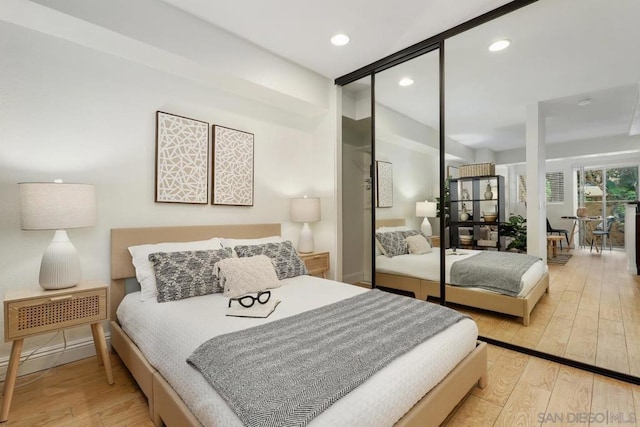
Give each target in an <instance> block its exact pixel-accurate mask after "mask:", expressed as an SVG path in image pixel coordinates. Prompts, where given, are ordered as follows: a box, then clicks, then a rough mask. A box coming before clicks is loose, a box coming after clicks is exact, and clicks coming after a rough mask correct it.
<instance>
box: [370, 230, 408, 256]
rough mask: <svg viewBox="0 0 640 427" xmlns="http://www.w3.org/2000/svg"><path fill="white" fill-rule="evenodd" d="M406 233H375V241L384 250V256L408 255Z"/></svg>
mask: <svg viewBox="0 0 640 427" xmlns="http://www.w3.org/2000/svg"><path fill="white" fill-rule="evenodd" d="M404 233H406V231H388V232H385V233H376V239H378V241H379V242H380V244H381V245H382V247H383V249H384V254H385V255H386V256H388V257H394V256H397V255H404V254H408V253H409V247H408V246H407V242H406V240H404V239H405V237H407V236H405V235H404Z"/></svg>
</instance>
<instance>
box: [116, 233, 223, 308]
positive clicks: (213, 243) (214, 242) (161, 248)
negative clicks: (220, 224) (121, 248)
mask: <svg viewBox="0 0 640 427" xmlns="http://www.w3.org/2000/svg"><path fill="white" fill-rule="evenodd" d="M216 249H222V243H221V241H220V239H219V238H217V237H214V238H213V239H209V240H198V241H195V242H167V243H156V244H151V245H138V246H129V253H130V254H131V258H132V261H133V266H134V267H135V269H136V278H137V279H138V283H140V288H141V292H140V300H141V301H147V300H150V299H156V297H157V296H158V289H157V285H156V275H155V273H154V271H153V264H152V263H151V261H149V255H150V254H153V253H156V252H182V251H204V250H216Z"/></svg>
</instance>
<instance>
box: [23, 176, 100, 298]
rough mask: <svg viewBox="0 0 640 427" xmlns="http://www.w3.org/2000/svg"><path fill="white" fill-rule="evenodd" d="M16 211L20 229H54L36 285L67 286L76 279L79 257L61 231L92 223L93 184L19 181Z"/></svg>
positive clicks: (46, 287) (94, 195)
mask: <svg viewBox="0 0 640 427" xmlns="http://www.w3.org/2000/svg"><path fill="white" fill-rule="evenodd" d="M18 186H19V189H20V212H21V215H20V217H21V222H22V229H23V230H56V231H55V234H54V236H53V240H51V243H50V244H49V246H48V247H47V249H46V250H45V251H44V254H43V255H42V262H41V264H40V286H41V287H42V288H43V289H63V288H70V287H72V286H75V285H77V284H78V283H79V282H80V278H81V274H80V259H79V257H78V251H76V248H75V247H74V246H73V244H72V243H71V241H70V240H69V236H67V232H66V231H65V230H66V229H67V228H80V227H91V226H94V225H95V224H96V194H95V187H94V186H93V185H90V184H67V183H62V182H23V183H19V184H18Z"/></svg>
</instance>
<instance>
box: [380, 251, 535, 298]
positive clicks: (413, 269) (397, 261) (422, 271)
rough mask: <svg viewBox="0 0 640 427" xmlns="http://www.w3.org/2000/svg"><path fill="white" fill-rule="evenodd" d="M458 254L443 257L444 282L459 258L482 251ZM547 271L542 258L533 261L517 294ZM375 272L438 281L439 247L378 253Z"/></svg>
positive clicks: (527, 289)
mask: <svg viewBox="0 0 640 427" xmlns="http://www.w3.org/2000/svg"><path fill="white" fill-rule="evenodd" d="M456 252H457V253H458V254H459V255H449V254H447V255H446V257H445V261H446V263H445V282H446V283H451V280H450V274H451V266H452V265H453V264H454V263H455V262H457V261H460V260H463V259H467V258H468V257H470V256H474V255H477V254H479V253H481V252H482V251H474V250H468V249H462V250H458V251H456ZM546 271H547V266H546V265H545V264H544V262H543V261H542V260H540V261H538V262H536V263H534V264H533V265H532V266H531V267H529V269H528V270H527V271H526V272H525V273H524V274H523V275H522V278H521V279H520V281H521V283H522V290H521V291H520V293H519V294H518V296H525V295H527V294H528V293H529V291H531V289H532V288H533V287H534V286H535V284H536V283H538V281H539V280H540V278H541V277H542V276H543V275H544V273H545V272H546ZM376 272H378V273H389V274H401V275H403V276H409V277H416V278H418V279H424V280H432V281H434V282H439V281H440V248H433V249H432V252H431V253H428V254H423V255H410V254H409V255H398V256H394V257H391V258H390V257H388V256H385V255H378V256H377V257H376ZM468 289H478V290H481V291H485V292H491V291H486V290H484V289H480V288H468Z"/></svg>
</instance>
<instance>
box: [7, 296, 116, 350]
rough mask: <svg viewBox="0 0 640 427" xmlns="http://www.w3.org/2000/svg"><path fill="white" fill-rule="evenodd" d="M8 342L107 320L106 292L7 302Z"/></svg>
mask: <svg viewBox="0 0 640 427" xmlns="http://www.w3.org/2000/svg"><path fill="white" fill-rule="evenodd" d="M4 313H5V341H10V340H14V339H16V338H25V337H29V336H32V335H38V334H42V333H45V332H49V331H58V330H60V329H65V328H69V327H73V326H79V325H86V324H89V323H95V322H98V321H100V320H104V319H106V318H107V288H106V287H102V288H97V289H96V288H93V289H87V290H83V289H78V288H70V289H68V290H66V291H62V292H60V291H55V293H52V294H51V295H44V296H38V297H36V298H33V297H32V298H28V299H14V300H9V301H7V300H5V312H4Z"/></svg>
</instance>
